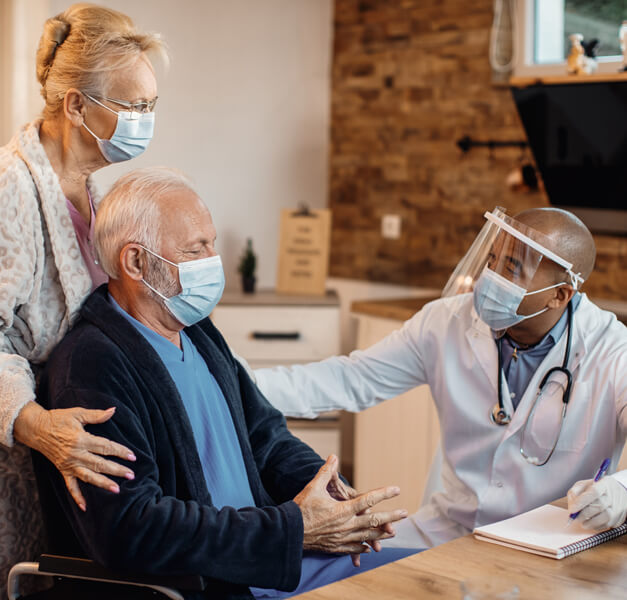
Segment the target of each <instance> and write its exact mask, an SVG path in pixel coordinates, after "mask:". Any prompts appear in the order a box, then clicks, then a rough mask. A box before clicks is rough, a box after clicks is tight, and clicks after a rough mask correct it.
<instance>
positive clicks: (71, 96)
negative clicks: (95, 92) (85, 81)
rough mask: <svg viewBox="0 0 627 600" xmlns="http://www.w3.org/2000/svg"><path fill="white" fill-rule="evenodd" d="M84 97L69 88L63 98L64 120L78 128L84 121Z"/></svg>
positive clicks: (85, 109) (85, 108)
mask: <svg viewBox="0 0 627 600" xmlns="http://www.w3.org/2000/svg"><path fill="white" fill-rule="evenodd" d="M85 103H86V99H85V96H84V95H83V94H82V93H81V92H79V91H78V90H77V89H76V88H70V89H69V90H68V91H67V92H65V98H63V113H64V114H65V118H66V119H67V120H68V121H70V123H72V125H74V127H80V126H81V125H82V124H83V122H84V121H85V112H86V111H87V107H86V104H85Z"/></svg>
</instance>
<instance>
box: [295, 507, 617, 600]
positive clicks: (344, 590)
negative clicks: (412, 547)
mask: <svg viewBox="0 0 627 600" xmlns="http://www.w3.org/2000/svg"><path fill="white" fill-rule="evenodd" d="M556 504H562V502H559V503H556ZM562 505H563V504H562ZM495 574H496V575H498V576H499V577H501V578H504V579H506V580H509V581H511V583H512V585H513V584H517V585H518V587H519V588H520V596H519V597H520V598H521V599H528V600H538V599H542V598H547V599H551V600H599V599H603V600H605V599H616V600H618V599H621V600H625V599H626V598H627V535H625V536H623V537H621V538H618V539H616V540H613V541H611V542H607V543H605V544H601V545H600V546H597V547H596V548H592V549H590V550H586V551H585V552H580V553H579V554H574V555H573V556H570V557H568V558H564V559H562V560H554V559H551V558H544V557H542V556H536V555H535V554H529V553H527V552H520V551H518V550H513V549H510V548H505V547H504V546H497V545H495V544H489V543H487V542H479V541H477V540H475V539H474V538H473V537H472V536H470V535H469V536H466V537H463V538H459V539H457V540H454V541H452V542H448V543H447V544H442V545H441V546H438V547H436V548H432V549H431V550H426V551H425V552H421V553H420V554H417V555H415V556H410V557H408V558H404V559H403V560H399V561H398V562H395V563H390V564H389V565H385V566H383V567H379V568H378V569H373V570H372V571H368V572H366V573H363V574H361V575H356V576H354V577H350V578H348V579H344V580H343V581H338V582H337V583H333V584H330V585H327V586H325V587H322V588H319V589H317V590H314V591H312V592H308V593H307V594H302V595H300V596H298V598H299V599H300V600H363V599H364V598H377V599H388V598H389V599H390V600H405V599H406V600H410V599H411V600H417V599H420V600H429V599H431V598H433V599H439V600H441V599H443V598H454V599H461V597H462V594H461V591H460V583H461V582H462V581H464V580H468V579H473V578H474V579H476V578H483V577H485V578H490V577H492V576H494V575H495Z"/></svg>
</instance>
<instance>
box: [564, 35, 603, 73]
mask: <svg viewBox="0 0 627 600" xmlns="http://www.w3.org/2000/svg"><path fill="white" fill-rule="evenodd" d="M568 39H569V40H570V42H571V44H572V46H571V48H570V53H569V55H568V61H567V67H568V73H569V75H590V74H591V73H594V72H595V71H596V70H597V66H598V65H597V61H596V58H595V57H594V53H595V52H596V48H597V46H598V45H599V40H597V39H593V40H590V41H589V42H584V41H583V35H581V34H580V33H573V34H571V35H569V36H568Z"/></svg>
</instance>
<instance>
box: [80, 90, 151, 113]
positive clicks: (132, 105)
mask: <svg viewBox="0 0 627 600" xmlns="http://www.w3.org/2000/svg"><path fill="white" fill-rule="evenodd" d="M85 95H86V96H87V97H88V98H89V97H90V96H89V95H87V94H85ZM93 96H94V97H95V98H100V99H101V100H106V101H107V102H112V103H113V104H117V105H118V106H122V107H123V108H126V109H127V110H129V111H130V112H138V113H149V112H152V111H153V110H154V109H155V104H157V100H158V99H159V96H155V97H154V98H153V99H152V100H145V101H143V102H127V101H126V100H118V99H116V98H108V97H107V96H97V95H96V94H93Z"/></svg>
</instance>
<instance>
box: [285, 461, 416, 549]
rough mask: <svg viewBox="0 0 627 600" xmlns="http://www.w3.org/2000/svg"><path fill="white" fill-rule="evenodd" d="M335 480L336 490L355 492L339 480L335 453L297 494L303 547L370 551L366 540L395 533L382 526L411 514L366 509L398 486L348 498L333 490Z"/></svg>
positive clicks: (394, 492)
mask: <svg viewBox="0 0 627 600" xmlns="http://www.w3.org/2000/svg"><path fill="white" fill-rule="evenodd" d="M334 478H335V479H334ZM332 481H333V482H334V483H333V484H332V485H331V489H332V490H333V492H334V493H338V490H340V489H343V490H344V491H343V492H342V493H345V494H347V495H353V492H354V490H353V491H352V492H350V491H348V490H349V489H350V490H352V488H348V486H346V487H344V484H342V486H339V485H338V484H337V457H336V456H334V455H331V456H330V457H329V458H328V460H327V462H326V463H325V464H324V465H323V466H322V467H321V468H320V470H319V471H318V474H317V475H316V476H315V477H314V478H313V479H312V480H311V481H310V482H309V483H308V484H307V486H306V487H305V488H304V489H303V491H302V492H300V494H298V496H296V498H294V502H296V504H298V506H299V507H300V510H301V512H302V515H303V525H304V530H305V535H304V540H303V548H304V549H306V550H317V551H319V552H329V553H340V554H362V553H364V552H369V551H370V550H369V548H368V547H367V546H365V545H364V544H365V543H366V542H374V541H376V540H382V539H386V538H389V537H392V534H390V533H388V532H387V531H385V530H384V529H382V527H383V526H385V525H386V524H388V523H392V522H394V521H399V520H400V519H403V518H405V517H406V516H407V511H405V510H395V511H389V512H368V513H366V511H368V510H369V509H371V508H372V507H373V506H375V505H376V504H378V503H379V502H381V501H383V500H387V499H389V498H394V497H395V496H398V494H399V493H400V490H399V488H397V487H387V488H379V489H376V490H372V491H370V492H368V493H366V494H359V495H356V496H354V497H352V498H350V499H347V500H345V499H342V500H336V499H334V498H333V497H332V496H331V494H330V493H329V484H331V482H332Z"/></svg>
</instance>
